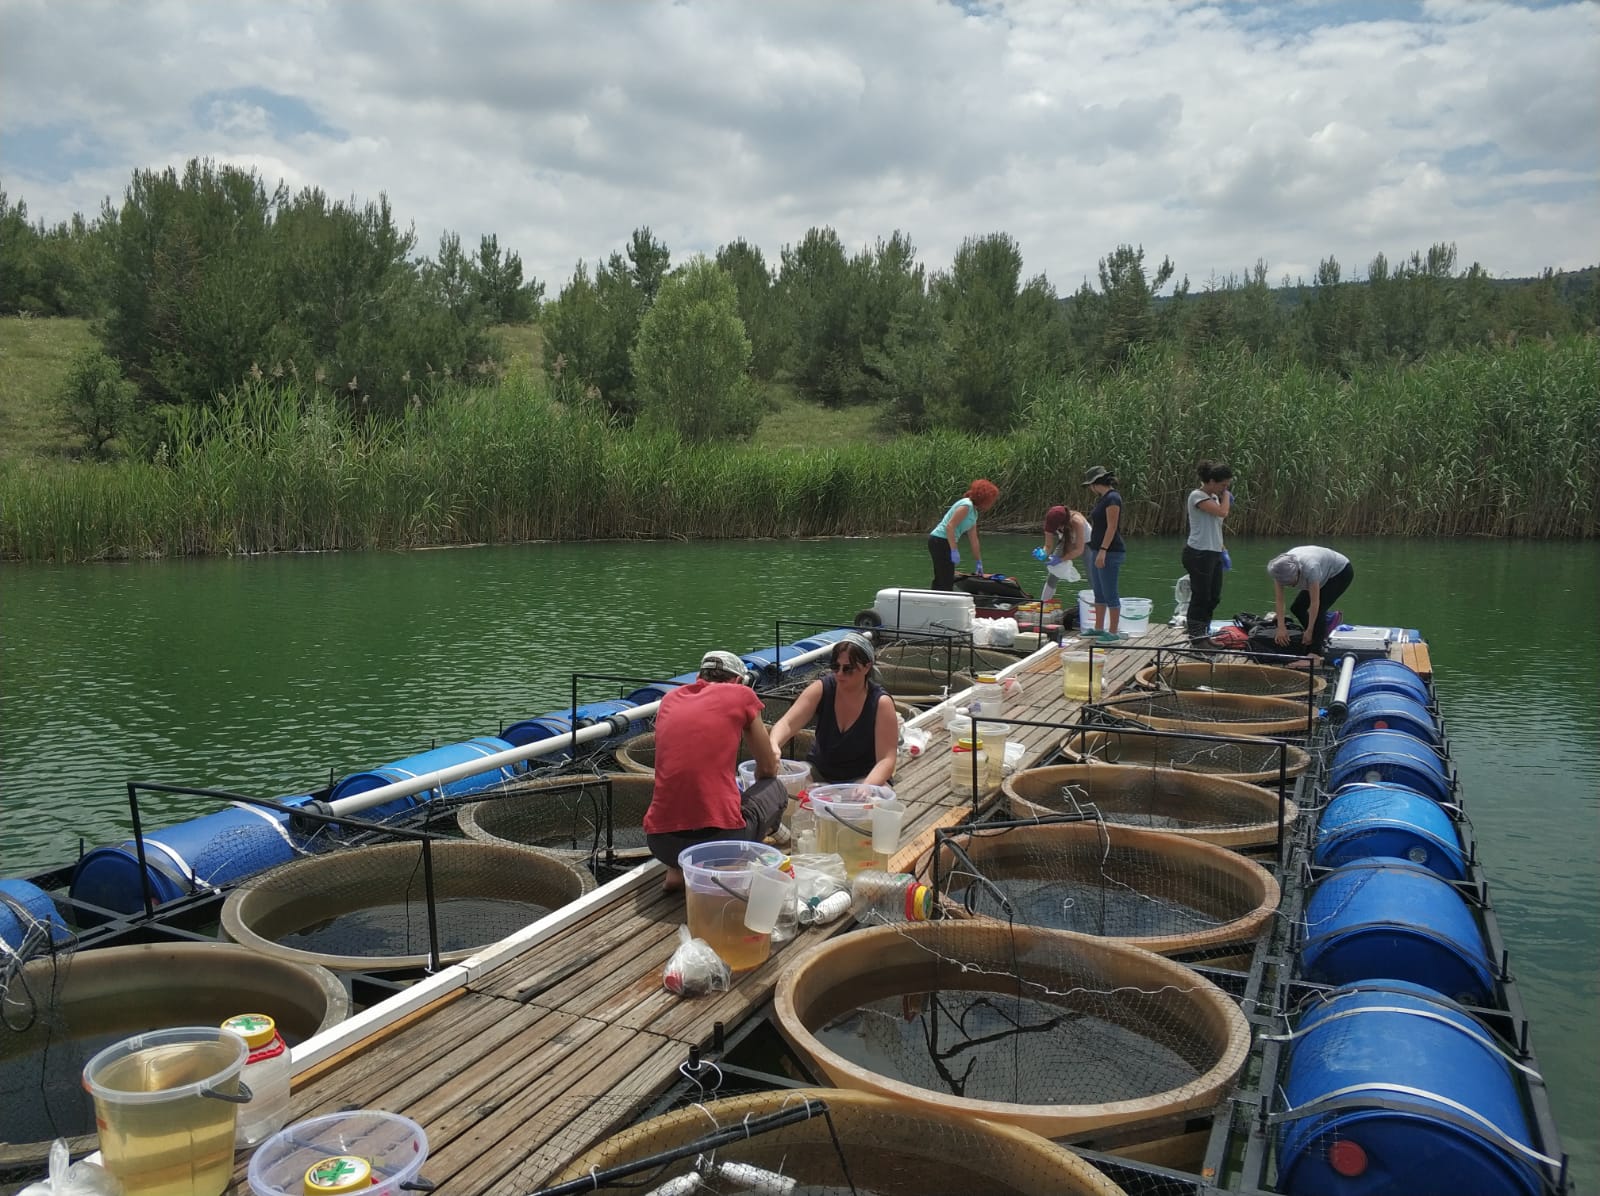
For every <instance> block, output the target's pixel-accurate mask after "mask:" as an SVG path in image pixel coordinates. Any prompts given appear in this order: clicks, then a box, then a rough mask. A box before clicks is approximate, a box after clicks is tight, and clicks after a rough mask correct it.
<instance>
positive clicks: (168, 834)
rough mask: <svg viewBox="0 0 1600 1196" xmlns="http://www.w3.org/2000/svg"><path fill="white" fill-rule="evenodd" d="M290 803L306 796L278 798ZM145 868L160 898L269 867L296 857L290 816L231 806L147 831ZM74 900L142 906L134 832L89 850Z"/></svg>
mask: <svg viewBox="0 0 1600 1196" xmlns="http://www.w3.org/2000/svg"><path fill="white" fill-rule="evenodd" d="M279 800H281V801H283V802H284V803H285V804H289V803H291V802H297V801H304V800H305V798H304V797H303V796H301V797H298V798H280V799H279ZM144 856H145V875H146V876H147V877H149V880H150V891H151V895H152V898H153V899H154V901H155V902H156V904H158V905H159V904H161V903H163V902H167V901H176V900H177V899H178V898H180V897H187V896H189V895H190V894H193V893H200V892H204V891H206V890H207V889H208V888H212V887H215V888H221V887H222V886H224V885H228V884H232V883H233V882H234V881H237V880H243V879H244V878H245V877H247V876H254V875H255V874H256V873H258V872H265V871H266V870H267V869H268V868H274V867H276V866H277V865H279V864H285V863H288V862H289V861H290V860H292V859H294V858H295V849H294V844H293V839H292V836H291V833H290V830H289V826H288V819H287V816H285V815H283V814H280V813H278V812H277V811H276V810H264V809H261V808H260V807H256V806H233V807H231V808H229V809H226V810H219V811H218V812H217V813H215V814H206V815H204V816H203V817H200V818H191V819H190V820H189V821H188V822H180V823H178V824H177V825H176V826H169V827H165V828H163V829H162V830H158V831H152V832H150V833H149V834H147V835H145V837H144ZM68 892H69V893H70V894H71V896H72V899H73V900H74V901H82V902H85V903H87V904H89V905H94V906H98V907H100V908H101V909H108V910H114V911H115V912H117V913H123V914H131V913H137V912H139V911H141V910H143V909H144V889H143V887H142V886H141V885H140V883H139V856H138V851H137V848H136V847H135V845H134V842H133V840H131V839H130V840H128V841H127V842H125V843H118V844H114V845H112V846H108V847H97V848H95V849H94V850H93V851H90V852H86V853H85V854H84V856H83V858H82V859H80V860H79V861H78V866H77V868H76V869H75V870H74V871H73V873H72V884H71V886H70V887H69V889H68Z"/></svg>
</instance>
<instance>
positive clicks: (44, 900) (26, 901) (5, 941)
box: [0, 880, 72, 953]
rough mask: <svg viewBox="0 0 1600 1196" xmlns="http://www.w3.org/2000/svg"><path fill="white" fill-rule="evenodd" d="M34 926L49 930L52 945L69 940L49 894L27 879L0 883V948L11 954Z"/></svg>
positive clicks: (59, 914)
mask: <svg viewBox="0 0 1600 1196" xmlns="http://www.w3.org/2000/svg"><path fill="white" fill-rule="evenodd" d="M35 924H39V925H42V926H44V927H45V928H46V929H47V930H48V931H49V936H48V937H49V940H50V941H51V942H53V943H64V942H66V941H67V940H69V939H70V938H72V931H71V930H70V929H69V928H68V926H67V924H66V923H65V922H64V921H62V919H61V912H60V911H59V910H57V909H56V903H55V902H54V901H52V900H51V899H50V894H49V893H46V892H45V891H44V890H43V889H41V888H40V887H39V886H38V885H36V884H34V883H33V882H32V881H29V880H0V947H5V948H6V949H7V950H8V951H11V952H12V953H15V952H16V951H18V950H19V949H20V948H21V947H22V940H23V939H25V938H27V937H28V932H29V931H31V930H32V929H33V927H34V925H35ZM40 945H43V944H40Z"/></svg>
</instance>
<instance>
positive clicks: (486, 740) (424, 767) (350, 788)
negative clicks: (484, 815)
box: [328, 735, 527, 821]
mask: <svg viewBox="0 0 1600 1196" xmlns="http://www.w3.org/2000/svg"><path fill="white" fill-rule="evenodd" d="M516 746H517V745H516V744H514V743H512V742H511V741H510V740H507V739H499V738H496V737H495V736H493V735H480V736H478V738H476V739H469V740H467V741H466V742H465V743H451V744H446V745H445V746H444V747H437V748H434V749H433V750H432V751H428V752H419V753H418V754H417V755H415V756H407V757H406V758H405V759H404V760H396V761H394V762H393V763H392V764H381V765H379V766H378V767H377V768H370V769H367V770H366V771H365V772H353V773H351V774H350V775H349V776H347V777H342V778H341V779H340V780H339V782H338V784H336V785H334V787H333V789H332V790H331V791H330V792H329V794H328V799H329V800H330V801H338V800H340V799H341V798H346V797H354V796H356V795H357V794H358V793H367V792H369V791H371V790H373V789H381V788H383V786H385V785H392V784H394V783H395V782H396V781H409V780H412V779H413V778H415V777H420V776H426V775H427V774H428V773H430V772H438V771H440V770H441V769H445V768H450V767H452V766H453V765H456V764H465V763H467V762H468V761H470V760H481V759H483V758H484V757H486V756H493V755H495V754H496V753H498V752H508V751H510V750H511V749H512V748H513V747H516ZM526 771H527V765H525V764H506V765H502V766H501V767H499V768H492V769H488V770H487V771H484V772H480V773H474V774H472V775H470V776H465V777H461V778H459V779H458V780H454V781H451V782H449V783H448V784H446V785H445V786H444V787H443V793H444V795H445V796H446V797H464V796H466V795H468V794H471V793H479V792H482V791H483V790H485V789H492V788H494V787H495V786H497V785H501V784H503V783H505V782H506V781H514V780H516V778H517V777H518V776H519V775H520V774H521V773H523V772H526ZM427 800H428V793H427V791H426V790H424V791H423V792H422V793H414V794H412V795H411V796H409V797H400V798H396V799H395V800H394V801H391V802H385V803H384V804H383V805H381V806H378V807H377V808H376V809H372V810H365V811H363V812H362V814H361V817H363V818H367V819H372V820H375V821H381V820H382V819H384V818H388V817H391V816H393V815H396V814H403V813H405V812H406V811H407V810H410V809H413V808H415V807H416V806H417V805H418V804H419V803H421V802H425V801H427Z"/></svg>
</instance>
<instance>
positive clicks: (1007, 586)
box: [956, 573, 1030, 605]
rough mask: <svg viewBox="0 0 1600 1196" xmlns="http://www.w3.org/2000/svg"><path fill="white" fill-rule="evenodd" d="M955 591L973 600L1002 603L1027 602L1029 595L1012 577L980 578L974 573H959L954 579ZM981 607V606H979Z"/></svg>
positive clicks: (992, 575) (998, 575) (990, 576)
mask: <svg viewBox="0 0 1600 1196" xmlns="http://www.w3.org/2000/svg"><path fill="white" fill-rule="evenodd" d="M956 589H958V590H960V591H961V592H962V593H964V594H971V595H972V596H973V597H974V598H988V599H996V598H998V599H1000V600H1001V601H1002V602H1027V601H1029V600H1030V599H1029V595H1028V593H1027V591H1026V590H1024V589H1023V588H1022V587H1021V586H1020V585H1018V584H1017V579H1016V578H1014V577H1006V576H1004V575H1003V574H999V573H995V574H991V575H989V576H983V577H980V576H979V575H977V574H975V573H961V574H958V575H957V577H956ZM980 605H982V604H980Z"/></svg>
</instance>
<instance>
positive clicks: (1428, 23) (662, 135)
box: [0, 0, 1600, 293]
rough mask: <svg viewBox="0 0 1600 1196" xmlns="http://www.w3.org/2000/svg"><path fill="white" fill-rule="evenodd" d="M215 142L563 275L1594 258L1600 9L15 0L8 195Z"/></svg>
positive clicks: (115, 189)
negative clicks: (767, 267) (978, 241)
mask: <svg viewBox="0 0 1600 1196" xmlns="http://www.w3.org/2000/svg"><path fill="white" fill-rule="evenodd" d="M191 157H211V158H214V159H216V160H217V161H219V162H229V163H234V164H237V165H242V166H253V167H255V168H256V169H257V170H258V171H260V173H261V174H262V175H263V176H264V177H265V178H266V179H267V180H268V182H269V184H273V183H276V182H277V181H278V180H279V179H282V180H284V181H285V182H287V183H288V184H289V186H290V187H291V188H299V187H302V186H308V185H314V186H318V187H321V188H323V189H324V190H325V191H326V192H328V193H329V194H330V195H333V196H335V197H341V198H343V197H350V196H355V197H358V198H360V199H362V200H367V199H373V198H376V197H377V195H378V194H379V193H380V192H384V193H387V195H388V196H389V198H390V201H391V202H392V204H393V206H394V210H395V212H396V214H397V216H399V218H400V219H401V220H402V222H408V223H413V224H414V225H415V228H416V232H417V237H418V246H419V249H420V250H421V251H423V252H427V253H430V254H431V253H432V252H433V250H434V248H435V247H436V246H437V243H438V237H439V234H440V232H441V231H443V230H446V229H453V230H455V231H456V232H459V233H460V234H461V235H462V238H463V240H465V241H467V242H469V243H471V244H476V241H477V238H478V236H479V235H480V234H482V233H486V232H493V233H496V234H498V236H499V237H500V241H501V244H502V245H504V246H506V247H508V248H512V249H515V250H516V251H517V252H519V253H520V254H521V255H522V259H523V263H524V268H525V270H526V271H527V272H528V273H530V274H532V275H534V276H537V277H539V278H541V279H543V280H545V281H546V282H547V283H548V284H549V286H550V290H551V292H552V293H553V292H555V291H556V290H558V289H559V287H560V286H561V284H562V283H563V282H564V280H565V279H566V278H568V277H569V276H570V274H571V272H572V268H573V265H574V263H575V262H576V261H577V260H578V259H580V258H583V259H588V260H590V261H593V260H594V259H596V258H599V257H604V256H605V255H606V254H608V253H610V252H611V251H613V250H616V249H619V248H621V247H622V245H623V244H624V243H625V242H626V240H627V238H628V235H629V233H630V232H631V230H632V229H634V228H636V227H638V226H640V225H649V226H650V227H651V228H652V229H653V230H654V232H655V233H656V235H657V236H658V237H660V238H661V239H662V240H664V241H665V242H666V244H667V245H668V247H669V248H670V249H671V250H672V253H673V257H674V260H682V259H683V258H684V257H686V256H688V255H689V254H691V253H693V252H696V251H705V252H714V251H715V250H716V248H717V246H719V245H721V244H723V243H725V242H727V241H730V240H732V239H733V238H735V237H741V236H742V237H744V238H746V239H747V240H750V241H752V242H754V243H755V244H757V245H759V246H760V247H761V248H762V249H763V250H764V251H765V252H766V253H767V255H768V256H769V259H773V260H775V259H776V257H777V253H778V251H779V249H780V248H781V247H782V246H783V245H785V244H792V243H794V242H796V241H798V240H799V239H800V238H801V236H803V235H804V233H805V231H806V230H807V229H808V228H810V227H812V226H816V225H831V226H832V227H834V228H835V229H837V230H838V232H839V234H840V236H841V237H842V238H843V240H844V242H845V244H846V246H848V247H851V248H855V247H859V246H863V245H868V244H870V243H871V242H872V241H874V240H875V239H876V238H878V237H882V236H887V235H888V234H889V233H890V232H892V231H893V230H895V229H903V230H905V231H906V232H908V233H909V234H910V236H911V238H912V240H913V241H914V243H915V244H916V246H917V248H918V250H919V253H920V256H921V259H922V261H923V262H924V263H926V264H927V265H929V266H930V267H931V268H935V269H937V268H943V267H945V266H947V265H948V264H949V262H950V260H951V257H952V256H953V254H954V252H955V250H956V248H957V246H959V244H960V243H961V241H962V239H963V238H964V237H968V236H973V235H983V234H986V233H990V232H995V231H1003V232H1007V233H1010V234H1011V235H1012V236H1013V237H1015V238H1016V239H1017V241H1018V242H1019V243H1020V244H1021V246H1022V251H1023V255H1024V258H1025V261H1026V269H1027V271H1028V272H1029V273H1030V274H1031V273H1037V272H1041V271H1042V272H1045V273H1047V274H1048V275H1049V277H1050V279H1051V281H1052V282H1053V283H1054V284H1055V285H1056V287H1057V289H1058V290H1059V291H1062V292H1063V293H1065V292H1069V291H1071V290H1074V289H1076V287H1077V286H1078V284H1079V283H1080V282H1081V281H1083V279H1084V278H1086V277H1088V278H1090V279H1091V280H1092V279H1093V278H1094V275H1095V269H1096V262H1097V261H1098V259H1100V258H1101V257H1103V256H1105V255H1106V254H1107V253H1108V252H1109V251H1110V250H1112V249H1113V248H1115V247H1116V246H1117V245H1118V244H1120V243H1123V242H1127V243H1133V244H1142V245H1143V246H1144V247H1145V250H1146V253H1147V257H1148V258H1149V259H1152V260H1153V261H1156V262H1159V261H1160V259H1161V257H1162V255H1169V256H1170V257H1171V258H1172V259H1173V261H1174V263H1175V264H1176V266H1177V267H1178V272H1179V275H1180V276H1182V275H1184V274H1187V275H1188V276H1189V278H1190V280H1191V282H1192V284H1193V285H1194V286H1195V287H1196V288H1197V289H1198V288H1200V287H1202V286H1204V285H1205V284H1206V282H1207V280H1208V279H1214V278H1217V279H1220V278H1222V277H1225V276H1227V275H1229V274H1240V273H1242V272H1243V271H1245V270H1246V269H1248V268H1249V267H1250V266H1251V265H1253V264H1254V263H1255V262H1256V261H1257V260H1258V259H1261V260H1264V261H1265V262H1266V263H1267V266H1268V270H1269V274H1270V276H1271V278H1272V279H1273V280H1274V281H1276V280H1278V279H1280V278H1282V277H1285V276H1287V277H1289V278H1296V277H1307V278H1309V277H1310V276H1311V275H1312V274H1313V273H1314V272H1315V270H1316V267H1317V263H1318V261H1319V260H1320V259H1322V258H1324V257H1327V256H1329V255H1332V256H1334V257H1336V258H1338V260H1339V262H1340V263H1341V265H1342V266H1343V268H1344V272H1345V276H1346V277H1351V276H1360V275H1362V274H1364V273H1365V268H1366V265H1367V263H1368V262H1369V261H1370V260H1371V259H1372V257H1373V255H1375V254H1376V253H1379V252H1383V253H1386V254H1388V256H1389V257H1390V259H1391V260H1393V259H1395V258H1397V257H1399V256H1402V255H1405V254H1408V253H1409V252H1411V251H1412V250H1415V249H1423V248H1426V247H1427V246H1428V245H1429V244H1431V243H1433V242H1435V241H1453V242H1455V243H1456V244H1457V246H1458V248H1459V252H1460V259H1461V263H1462V265H1465V264H1466V263H1469V262H1472V261H1478V262H1481V263H1482V264H1483V266H1484V267H1485V268H1486V269H1487V270H1488V271H1489V272H1490V273H1491V274H1493V275H1496V276H1518V275H1525V274H1530V273H1533V272H1536V271H1538V270H1540V269H1542V268H1543V267H1545V266H1555V267H1558V268H1576V267H1580V266H1584V265H1589V264H1593V263H1595V262H1596V261H1600V5H1596V4H1594V3H1568V4H1561V3H1549V4H1546V3H1538V4H1534V3H1507V2H1492V0H1440V2H1437V3H1426V4H1400V3H1385V4H1377V3H1371V4H1368V3H1354V2H1346V3H1293V2H1285V3H1275V4H1261V5H1257V4H1248V3H1206V4H1201V3H1184V2H1181V0H1173V2H1170V3H1168V2H1153V0H1118V2H1117V3H1114V4H1113V3H1095V2H1089V3H1073V2H1069V0H994V2H992V3H990V2H982V3H977V2H969V3H950V2H947V0H841V2H833V0H788V2H779V0H760V2H757V0H743V2H740V0H679V2H677V3H669V2H666V0H659V2H658V0H588V2H579V0H570V2H568V0H544V2H518V3H512V2H510V0H457V2H454V3H444V2H442V0H439V2H429V0H381V2H380V0H271V2H264V3H256V2H250V0H137V2H135V0H127V2H121V3H92V2H89V0H0V185H3V186H4V188H5V190H6V191H7V192H8V193H9V194H10V195H11V196H12V197H13V198H16V197H21V198H22V199H24V200H26V202H27V204H28V208H29V213H30V215H32V216H33V217H35V218H40V217H43V218H45V219H48V220H56V219H60V218H63V217H65V216H67V215H70V214H71V213H72V212H74V211H84V212H94V211H97V210H98V209H99V206H100V203H101V200H102V199H103V198H104V197H105V196H107V195H111V196H116V197H120V196H121V194H122V192H123V190H124V188H125V187H126V185H127V182H128V178H129V175H130V173H131V172H132V171H133V170H135V169H137V168H142V167H161V166H166V165H169V164H175V165H181V164H182V163H183V162H184V161H185V160H186V159H188V158H191Z"/></svg>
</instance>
